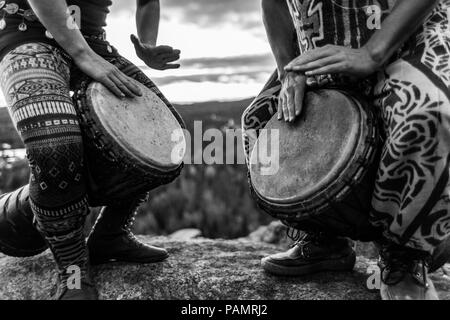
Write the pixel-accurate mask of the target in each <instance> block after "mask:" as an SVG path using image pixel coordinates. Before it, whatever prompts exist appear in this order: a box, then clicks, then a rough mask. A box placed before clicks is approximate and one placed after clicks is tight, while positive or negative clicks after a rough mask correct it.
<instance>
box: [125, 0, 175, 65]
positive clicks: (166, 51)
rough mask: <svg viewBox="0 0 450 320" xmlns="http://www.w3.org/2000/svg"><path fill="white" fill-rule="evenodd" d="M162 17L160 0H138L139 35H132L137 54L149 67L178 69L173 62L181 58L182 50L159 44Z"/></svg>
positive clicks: (137, 19) (137, 23)
mask: <svg viewBox="0 0 450 320" xmlns="http://www.w3.org/2000/svg"><path fill="white" fill-rule="evenodd" d="M159 19H160V5H159V0H137V10H136V27H137V33H138V37H136V36H135V35H131V41H132V42H133V44H134V47H135V49H136V54H137V56H138V57H139V58H140V59H141V60H142V61H144V62H145V64H147V65H148V66H149V67H151V68H153V69H157V70H166V69H177V68H179V67H180V65H179V64H172V63H170V62H174V61H176V60H178V59H180V50H174V49H173V48H172V47H170V46H157V45H156V43H157V39H158V29H159Z"/></svg>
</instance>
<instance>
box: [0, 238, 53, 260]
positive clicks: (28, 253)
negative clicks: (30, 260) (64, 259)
mask: <svg viewBox="0 0 450 320" xmlns="http://www.w3.org/2000/svg"><path fill="white" fill-rule="evenodd" d="M47 249H48V247H42V248H40V249H35V250H26V249H17V248H12V247H11V246H9V245H7V244H6V243H3V242H1V241H0V253H3V254H4V255H7V256H10V257H15V258H26V257H33V256H37V255H38V254H41V253H42V252H44V251H45V250H47Z"/></svg>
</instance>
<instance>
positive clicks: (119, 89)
mask: <svg viewBox="0 0 450 320" xmlns="http://www.w3.org/2000/svg"><path fill="white" fill-rule="evenodd" d="M73 59H74V62H75V64H76V65H77V66H78V68H80V70H81V71H83V72H84V73H85V74H86V75H88V76H89V77H91V78H92V79H94V80H96V81H98V82H100V83H101V84H103V85H104V86H105V87H107V88H108V89H109V90H110V91H111V92H112V93H113V94H115V95H116V96H117V97H119V98H125V97H130V98H133V97H135V96H142V91H141V90H140V89H139V87H138V86H136V85H135V84H134V83H133V82H132V81H131V79H130V78H129V77H128V76H127V75H125V74H124V73H123V72H122V71H120V70H119V69H118V68H117V67H116V66H114V65H112V64H111V63H109V62H108V61H106V60H105V59H103V58H102V57H101V56H99V55H98V54H96V53H95V52H94V51H91V50H90V51H88V52H83V53H82V54H80V55H78V56H75V57H73Z"/></svg>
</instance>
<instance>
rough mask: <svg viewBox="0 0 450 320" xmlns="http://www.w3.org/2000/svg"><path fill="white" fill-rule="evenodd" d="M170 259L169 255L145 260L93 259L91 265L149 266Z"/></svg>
mask: <svg viewBox="0 0 450 320" xmlns="http://www.w3.org/2000/svg"><path fill="white" fill-rule="evenodd" d="M167 258H169V254H165V255H161V256H155V257H151V258H149V257H147V258H143V259H122V258H104V259H99V258H91V259H90V264H91V265H93V266H96V265H102V264H109V263H141V264H147V263H157V262H163V261H165V260H167Z"/></svg>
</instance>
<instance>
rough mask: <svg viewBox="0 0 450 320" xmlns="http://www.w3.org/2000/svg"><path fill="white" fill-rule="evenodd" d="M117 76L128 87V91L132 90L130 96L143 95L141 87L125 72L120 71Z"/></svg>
mask: <svg viewBox="0 0 450 320" xmlns="http://www.w3.org/2000/svg"><path fill="white" fill-rule="evenodd" d="M117 78H118V79H119V80H120V82H121V83H122V84H123V85H124V86H125V87H126V89H127V91H129V92H131V95H128V96H129V97H134V96H142V91H141V89H140V88H139V87H138V86H137V85H136V84H135V83H133V82H132V81H131V80H130V78H129V77H128V76H127V75H125V74H124V73H123V72H121V71H119V72H118V74H117ZM124 93H125V92H124Z"/></svg>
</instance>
